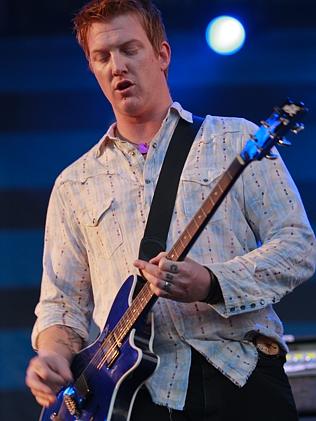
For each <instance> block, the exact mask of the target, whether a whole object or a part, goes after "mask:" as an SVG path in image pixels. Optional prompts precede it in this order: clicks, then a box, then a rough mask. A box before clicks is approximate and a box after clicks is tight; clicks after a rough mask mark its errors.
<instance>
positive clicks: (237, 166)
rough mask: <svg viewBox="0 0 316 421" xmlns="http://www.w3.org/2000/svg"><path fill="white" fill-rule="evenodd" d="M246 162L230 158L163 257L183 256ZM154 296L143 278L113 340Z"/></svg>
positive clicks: (150, 303) (173, 258)
mask: <svg viewBox="0 0 316 421" xmlns="http://www.w3.org/2000/svg"><path fill="white" fill-rule="evenodd" d="M248 163H249V162H245V161H244V160H243V159H242V158H241V156H240V155H238V156H237V157H236V158H235V159H234V160H233V161H232V163H231V164H230V166H229V167H228V169H227V170H226V171H225V172H224V173H223V174H222V175H221V177H220V179H219V180H218V182H217V183H216V185H215V187H214V188H213V189H212V191H211V193H210V194H209V196H208V197H207V198H206V199H205V201H204V202H203V204H202V206H201V207H200V209H199V210H198V211H197V212H196V214H195V215H194V217H193V218H192V220H191V221H190V222H189V224H188V225H187V227H186V228H185V230H184V232H183V233H182V234H181V236H180V237H179V238H178V240H177V242H176V243H175V244H174V246H173V247H172V248H171V250H170V251H169V252H168V254H167V256H166V257H167V258H168V259H169V260H173V261H179V260H183V259H184V258H185V256H186V255H187V254H188V252H189V250H190V249H191V247H192V246H193V244H194V243H195V241H196V240H197V238H198V236H199V234H200V233H201V231H202V230H203V229H204V228H205V226H206V224H207V223H208V221H209V220H210V218H211V217H212V216H213V215H214V213H215V212H216V210H217V208H218V207H219V205H220V204H221V203H222V202H223V200H224V199H225V197H226V195H227V193H228V192H229V190H230V189H231V187H232V186H233V184H234V183H235V181H236V180H237V178H238V177H239V175H240V174H241V173H242V171H243V170H244V169H245V168H246V166H247V164H248ZM156 299H157V297H156V296H155V295H154V293H153V292H152V291H151V289H150V287H149V283H148V282H146V283H145V285H144V286H143V287H142V289H141V290H140V292H139V293H138V294H137V296H136V297H135V298H134V300H133V302H132V304H131V306H130V307H129V308H128V310H127V311H126V313H125V314H124V316H123V317H122V318H121V320H120V321H119V323H118V324H117V326H116V327H115V329H114V330H113V332H112V333H113V335H114V336H115V340H117V341H119V342H121V341H122V340H123V338H124V337H125V335H126V334H127V332H128V331H129V330H130V329H131V328H132V327H133V325H134V323H135V322H136V321H137V319H138V317H139V316H140V315H141V314H142V313H143V312H144V310H145V309H146V308H150V307H151V306H152V305H153V304H154V303H155V301H156Z"/></svg>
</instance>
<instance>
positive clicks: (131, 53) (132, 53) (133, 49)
mask: <svg viewBox="0 0 316 421" xmlns="http://www.w3.org/2000/svg"><path fill="white" fill-rule="evenodd" d="M124 52H125V54H126V55H128V56H132V55H134V54H136V53H137V49H136V48H127V49H126V50H125V51H124Z"/></svg>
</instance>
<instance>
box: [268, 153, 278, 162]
mask: <svg viewBox="0 0 316 421" xmlns="http://www.w3.org/2000/svg"><path fill="white" fill-rule="evenodd" d="M266 158H268V159H271V161H273V160H274V159H278V155H276V154H274V153H268V154H267V155H266Z"/></svg>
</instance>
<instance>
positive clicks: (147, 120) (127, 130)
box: [116, 100, 172, 144]
mask: <svg viewBox="0 0 316 421" xmlns="http://www.w3.org/2000/svg"><path fill="white" fill-rule="evenodd" d="M171 104H172V101H171V100H170V103H168V104H166V106H165V107H164V108H161V109H157V111H156V112H153V113H150V114H149V115H147V116H146V115H142V116H135V117H134V116H119V115H117V116H116V119H117V132H118V134H119V137H121V138H122V139H125V140H127V141H129V142H132V143H136V144H140V143H150V141H151V140H152V139H153V137H154V136H155V135H156V133H157V132H158V130H159V129H160V127H161V124H162V122H163V120H164V118H165V117H166V115H167V113H168V110H169V108H170V105H171Z"/></svg>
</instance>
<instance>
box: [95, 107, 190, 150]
mask: <svg viewBox="0 0 316 421" xmlns="http://www.w3.org/2000/svg"><path fill="white" fill-rule="evenodd" d="M172 113H175V114H178V115H179V116H180V117H181V118H183V119H184V120H186V121H188V122H189V123H193V117H192V113H191V112H190V111H186V110H184V109H183V108H182V106H181V105H180V104H179V102H173V103H172V104H171V105H170V108H169V111H168V114H167V116H166V118H168V117H169V115H170V114H172ZM115 129H116V122H114V123H112V124H111V126H110V127H109V128H108V130H107V132H106V133H105V135H104V136H103V137H102V138H101V140H100V141H99V142H98V143H97V145H96V148H95V157H96V158H98V157H99V156H101V155H102V153H103V151H104V149H105V147H106V146H107V144H108V143H110V142H115V141H117V136H116V135H115Z"/></svg>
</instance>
